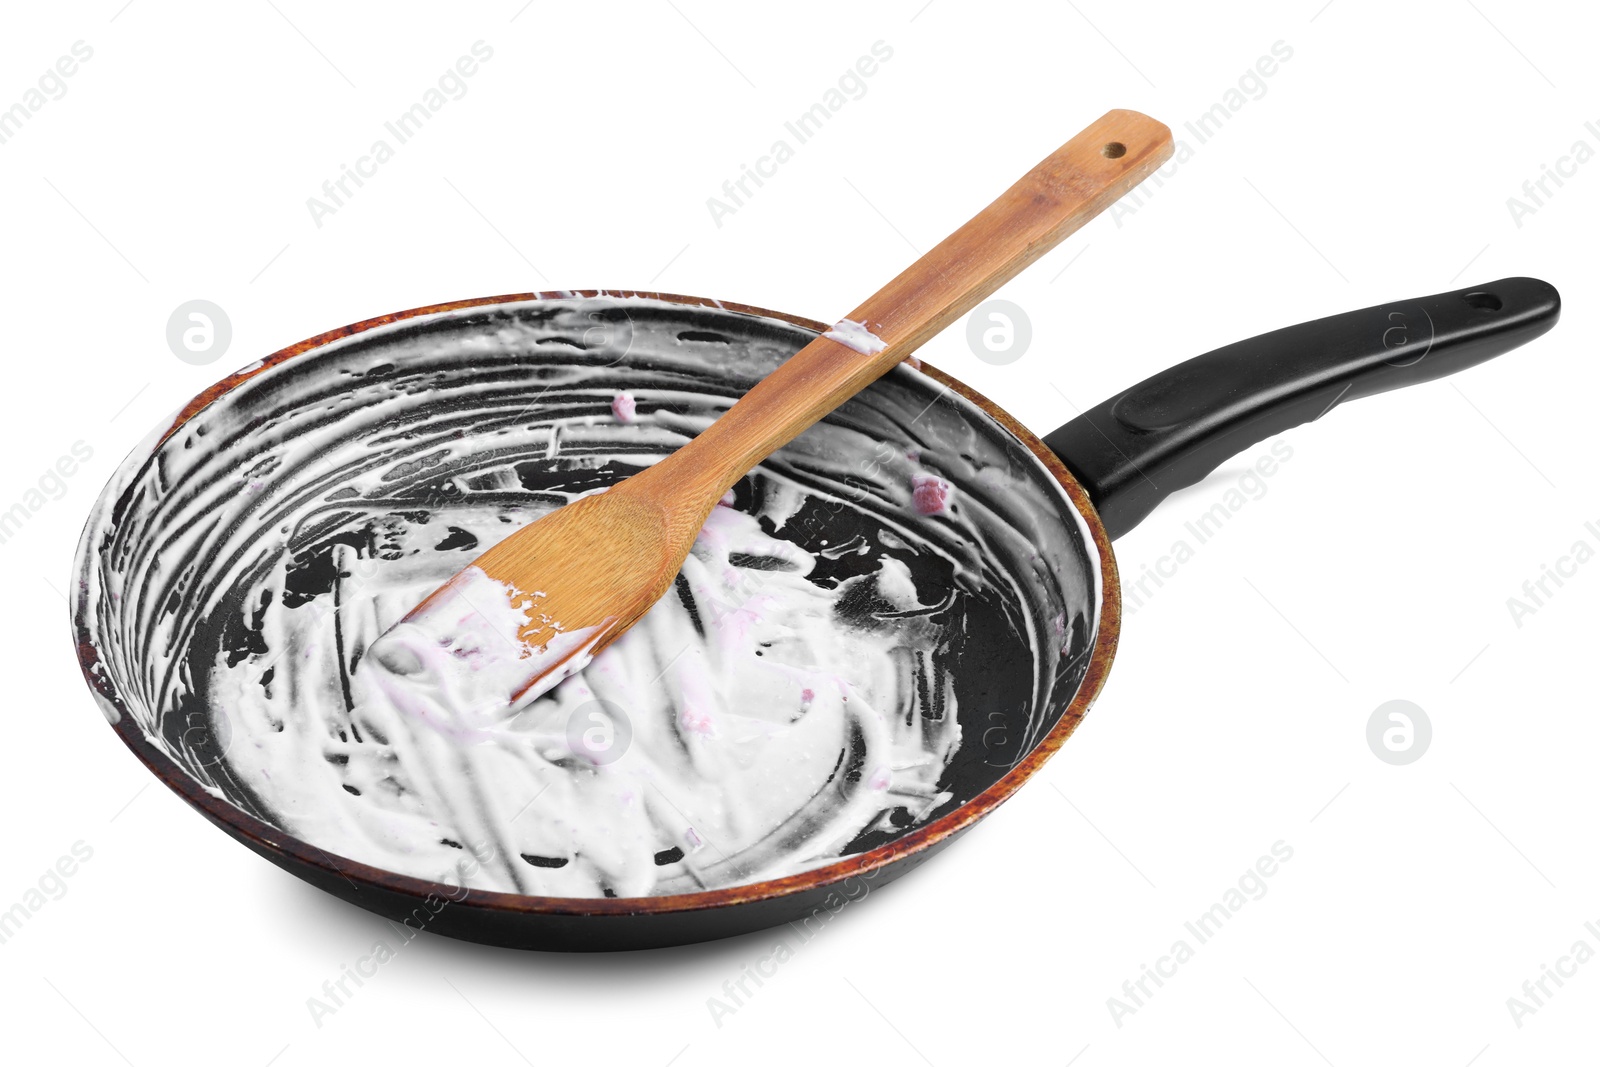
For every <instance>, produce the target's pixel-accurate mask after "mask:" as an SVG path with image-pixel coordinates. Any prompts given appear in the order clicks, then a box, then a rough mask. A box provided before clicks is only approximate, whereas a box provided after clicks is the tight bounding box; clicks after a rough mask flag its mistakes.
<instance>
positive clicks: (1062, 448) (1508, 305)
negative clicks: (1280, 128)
mask: <svg viewBox="0 0 1600 1067" xmlns="http://www.w3.org/2000/svg"><path fill="white" fill-rule="evenodd" d="M1560 315H1561V294H1559V293H1557V292H1556V290H1555V286H1553V285H1551V284H1550V283H1549V282H1542V281H1539V280H1538V279H1537V278H1502V279H1501V280H1500V281H1497V282H1490V283H1489V284H1488V285H1480V286H1475V287H1473V288H1471V289H1458V290H1455V291H1454V292H1449V293H1440V294H1438V295H1437V296H1425V297H1422V298H1420V299H1417V300H1403V301H1398V302H1396V303H1392V304H1380V305H1378V306H1377V307H1370V308H1363V309H1362V310H1360V311H1348V312H1345V313H1344V314H1342V315H1333V316H1330V317H1328V318H1325V319H1317V320H1316V321H1314V322H1303V323H1301V324H1300V325H1298V326H1290V327H1287V328H1285V329H1282V330H1276V331H1274V332H1272V333H1267V334H1262V335H1261V336H1260V337H1252V338H1250V339H1249V340H1247V341H1239V342H1236V343H1235V344H1231V345H1228V346H1227V347H1225V348H1219V349H1217V350H1216V351H1214V352H1207V353H1206V354H1205V355H1203V356H1196V357H1195V358H1194V359H1191V360H1188V361H1187V362H1184V363H1180V364H1178V365H1177V366H1176V367H1172V368H1169V369H1167V370H1164V371H1162V372H1161V373H1160V374H1157V375H1155V376H1154V377H1152V378H1146V379H1145V380H1144V381H1142V382H1140V383H1139V384H1138V385H1136V386H1134V387H1133V388H1132V389H1129V390H1127V391H1125V392H1122V393H1119V394H1117V395H1116V396H1114V397H1112V398H1111V399H1110V400H1107V401H1106V402H1105V403H1103V404H1101V405H1100V406H1098V407H1096V408H1093V409H1091V410H1089V411H1086V412H1084V413H1083V414H1082V415H1080V416H1079V417H1078V418H1076V419H1073V420H1072V421H1071V422H1069V423H1067V424H1066V425H1065V426H1063V427H1061V428H1060V429H1059V430H1057V431H1055V432H1054V433H1052V434H1049V435H1048V436H1046V437H1045V439H1044V441H1045V444H1047V445H1049V446H1050V448H1051V449H1052V450H1053V451H1054V452H1055V453H1056V455H1058V456H1060V457H1061V461H1062V462H1063V463H1065V464H1066V465H1067V467H1068V469H1069V470H1071V471H1072V473H1073V474H1075V475H1076V476H1077V478H1078V480H1079V481H1080V482H1082V483H1083V486H1084V488H1085V489H1087V490H1088V491H1089V496H1090V498H1091V499H1092V500H1093V501H1094V504H1095V507H1096V509H1097V510H1098V511H1099V512H1100V518H1101V519H1102V520H1103V521H1104V522H1105V525H1106V529H1107V531H1109V532H1110V534H1111V536H1112V537H1120V536H1121V535H1122V534H1125V533H1127V532H1128V531H1129V530H1131V529H1133V528H1134V527H1135V526H1137V525H1138V524H1139V523H1140V522H1141V521H1142V520H1143V519H1144V517H1145V516H1146V515H1149V514H1150V512H1151V511H1153V510H1154V509H1155V507H1156V505H1157V504H1159V503H1161V501H1162V500H1164V499H1165V498H1166V497H1167V496H1169V495H1171V494H1172V493H1174V492H1176V491H1177V490H1179V489H1182V488H1184V487H1186V486H1190V485H1193V484H1194V483H1195V482H1198V481H1199V480H1200V479H1201V478H1204V477H1205V476H1206V475H1207V474H1210V473H1211V472H1212V471H1213V470H1216V468H1217V467H1218V466H1219V465H1220V464H1221V463H1222V462H1223V461H1224V460H1227V459H1228V458H1229V457H1231V456H1234V455H1237V454H1238V453H1240V452H1242V451H1244V450H1245V449H1247V448H1249V447H1250V446H1251V445H1253V444H1255V443H1256V442H1258V441H1261V440H1264V439H1266V438H1268V437H1270V436H1272V435H1273V434H1276V433H1281V432H1282V431H1284V430H1287V429H1289V428H1290V427H1292V426H1299V425H1300V424H1301V423H1305V422H1311V421H1313V420H1315V419H1319V418H1321V417H1322V416H1323V415H1326V414H1327V413H1328V412H1329V411H1331V410H1333V408H1334V407H1335V406H1337V405H1339V404H1341V403H1343V402H1344V401H1346V400H1354V399H1356V398H1357V397H1363V396H1371V395H1373V394H1374V393H1383V392H1387V391H1389V390H1390V389H1398V388H1400V387H1401V386H1405V385H1414V384H1416V383H1417V382H1426V381H1431V380H1432V379H1434V378H1442V377H1444V376H1445V375H1446V374H1454V373H1455V372H1456V371H1458V370H1464V369H1465V368H1467V367H1471V366H1474V365H1476V364H1478V363H1482V362H1483V361H1484V360H1486V359H1492V358H1494V357H1495V356H1498V355H1500V354H1501V353H1502V352H1509V351H1511V350H1512V349H1513V348H1516V347H1517V346H1518V345H1521V344H1525V343H1527V342H1528V341H1531V340H1533V339H1534V338H1535V337H1538V336H1539V335H1540V334H1542V333H1544V332H1545V331H1546V330H1548V329H1550V327H1552V326H1554V325H1555V324H1556V319H1557V318H1559V317H1560Z"/></svg>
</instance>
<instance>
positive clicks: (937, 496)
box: [911, 474, 950, 515]
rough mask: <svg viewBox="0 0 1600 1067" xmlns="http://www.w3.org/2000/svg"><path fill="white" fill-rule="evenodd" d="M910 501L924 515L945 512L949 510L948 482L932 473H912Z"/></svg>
mask: <svg viewBox="0 0 1600 1067" xmlns="http://www.w3.org/2000/svg"><path fill="white" fill-rule="evenodd" d="M911 503H912V504H913V505H914V506H915V507H916V509H917V510H918V511H920V512H922V514H924V515H943V514H945V513H946V512H948V511H949V510H950V483H949V482H947V481H945V480H944V479H943V478H939V477H936V476H934V475H932V474H913V475H912V476H911Z"/></svg>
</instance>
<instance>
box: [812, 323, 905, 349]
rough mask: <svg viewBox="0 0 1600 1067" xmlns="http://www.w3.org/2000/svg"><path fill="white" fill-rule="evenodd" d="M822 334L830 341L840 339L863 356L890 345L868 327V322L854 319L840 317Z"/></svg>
mask: <svg viewBox="0 0 1600 1067" xmlns="http://www.w3.org/2000/svg"><path fill="white" fill-rule="evenodd" d="M822 336H824V337H826V338H827V339H828V340H830V341H838V342H839V343H840V344H842V345H844V346H845V347H846V348H850V349H854V350H855V351H857V352H859V353H861V354H862V355H863V356H875V355H877V354H878V353H879V352H882V351H883V350H884V349H885V348H888V347H889V344H888V342H887V341H885V340H884V339H883V338H881V337H879V336H878V335H877V334H875V333H873V332H872V331H871V330H869V329H867V324H866V323H864V322H857V321H856V320H854V319H840V320H839V321H838V322H836V323H834V324H833V328H832V329H830V330H829V331H828V332H827V333H825V334H823V335H822Z"/></svg>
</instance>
